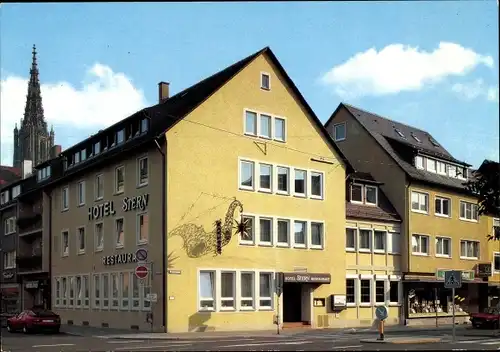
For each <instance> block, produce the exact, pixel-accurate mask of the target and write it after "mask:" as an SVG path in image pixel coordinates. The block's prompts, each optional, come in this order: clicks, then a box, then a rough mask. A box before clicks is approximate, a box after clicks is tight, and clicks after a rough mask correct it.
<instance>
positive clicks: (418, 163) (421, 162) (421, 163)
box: [415, 155, 424, 169]
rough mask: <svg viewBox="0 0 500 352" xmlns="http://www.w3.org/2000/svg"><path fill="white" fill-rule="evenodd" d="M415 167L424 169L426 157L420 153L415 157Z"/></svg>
mask: <svg viewBox="0 0 500 352" xmlns="http://www.w3.org/2000/svg"><path fill="white" fill-rule="evenodd" d="M415 167H416V168H417V169H423V168H424V158H423V157H422V156H420V155H418V156H416V157H415Z"/></svg>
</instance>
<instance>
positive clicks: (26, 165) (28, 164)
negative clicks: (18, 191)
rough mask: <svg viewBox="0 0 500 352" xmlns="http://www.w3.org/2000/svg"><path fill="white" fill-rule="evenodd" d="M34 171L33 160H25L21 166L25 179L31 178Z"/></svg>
mask: <svg viewBox="0 0 500 352" xmlns="http://www.w3.org/2000/svg"><path fill="white" fill-rule="evenodd" d="M32 171H33V162H32V161H31V160H23V162H22V164H21V172H22V176H23V179H25V178H26V177H29V176H31V172H32Z"/></svg>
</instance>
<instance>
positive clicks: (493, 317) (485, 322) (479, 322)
mask: <svg viewBox="0 0 500 352" xmlns="http://www.w3.org/2000/svg"><path fill="white" fill-rule="evenodd" d="M499 319H500V310H499V308H496V307H490V308H487V309H485V311H484V313H471V314H470V322H471V323H472V326H473V327H475V328H481V327H489V328H493V329H498V326H499V325H498V323H499Z"/></svg>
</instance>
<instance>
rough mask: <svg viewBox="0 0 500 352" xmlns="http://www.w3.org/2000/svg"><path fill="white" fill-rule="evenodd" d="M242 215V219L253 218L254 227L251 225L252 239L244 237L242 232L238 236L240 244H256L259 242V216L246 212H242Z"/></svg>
mask: <svg viewBox="0 0 500 352" xmlns="http://www.w3.org/2000/svg"><path fill="white" fill-rule="evenodd" d="M241 217H242V221H245V219H252V227H251V230H252V231H251V232H252V239H251V240H246V239H244V238H243V235H242V234H240V235H239V236H238V237H239V244H242V245H251V246H253V245H255V244H256V243H257V238H256V236H257V231H256V226H258V225H257V223H256V222H257V220H258V217H257V216H255V215H253V214H247V213H244V214H241Z"/></svg>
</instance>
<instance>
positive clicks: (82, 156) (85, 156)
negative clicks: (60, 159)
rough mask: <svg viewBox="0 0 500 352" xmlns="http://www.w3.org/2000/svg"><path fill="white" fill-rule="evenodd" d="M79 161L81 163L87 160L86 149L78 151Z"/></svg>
mask: <svg viewBox="0 0 500 352" xmlns="http://www.w3.org/2000/svg"><path fill="white" fill-rule="evenodd" d="M80 159H81V161H85V160H87V149H82V150H81V151H80Z"/></svg>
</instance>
